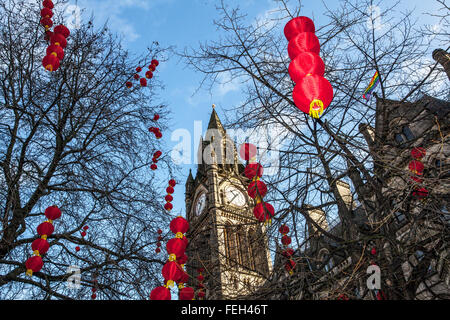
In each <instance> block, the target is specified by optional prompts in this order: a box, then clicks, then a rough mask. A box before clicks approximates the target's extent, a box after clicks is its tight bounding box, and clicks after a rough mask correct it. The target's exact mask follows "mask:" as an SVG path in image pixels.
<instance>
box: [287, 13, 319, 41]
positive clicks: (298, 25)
mask: <svg viewBox="0 0 450 320" xmlns="http://www.w3.org/2000/svg"><path fill="white" fill-rule="evenodd" d="M300 32H316V28H315V26H314V22H313V21H312V20H311V19H310V18H308V17H303V16H301V17H296V18H294V19H291V20H290V21H289V22H288V23H286V25H285V26H284V36H285V37H286V39H287V41H290V40H291V39H292V38H293V37H295V36H296V35H297V34H299V33H300Z"/></svg>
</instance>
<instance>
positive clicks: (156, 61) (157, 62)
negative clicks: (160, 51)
mask: <svg viewBox="0 0 450 320" xmlns="http://www.w3.org/2000/svg"><path fill="white" fill-rule="evenodd" d="M150 64H152V65H154V66H155V67H157V66H158V65H159V61H158V60H156V59H153V60H152V61H151V63H150Z"/></svg>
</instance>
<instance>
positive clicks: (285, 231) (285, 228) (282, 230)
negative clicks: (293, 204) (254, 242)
mask: <svg viewBox="0 0 450 320" xmlns="http://www.w3.org/2000/svg"><path fill="white" fill-rule="evenodd" d="M278 231H279V232H280V233H281V234H282V235H286V234H288V233H289V227H288V226H287V225H285V224H283V225H281V227H280V228H279V229H278Z"/></svg>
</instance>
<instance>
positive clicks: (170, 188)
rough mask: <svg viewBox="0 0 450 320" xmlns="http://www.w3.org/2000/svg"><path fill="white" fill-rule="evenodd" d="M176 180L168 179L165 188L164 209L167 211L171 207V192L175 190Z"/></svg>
mask: <svg viewBox="0 0 450 320" xmlns="http://www.w3.org/2000/svg"><path fill="white" fill-rule="evenodd" d="M175 185H176V181H175V180H174V179H170V180H169V186H168V187H167V188H166V192H167V195H166V196H165V198H164V199H165V200H166V204H165V205H164V209H166V210H167V211H168V212H170V210H172V209H173V205H172V200H173V197H172V194H173V193H174V192H175V189H174V187H175Z"/></svg>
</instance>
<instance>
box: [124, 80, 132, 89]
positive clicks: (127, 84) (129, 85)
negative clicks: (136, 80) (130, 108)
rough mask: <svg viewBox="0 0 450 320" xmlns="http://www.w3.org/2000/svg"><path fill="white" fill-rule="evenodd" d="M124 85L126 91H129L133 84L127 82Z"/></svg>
mask: <svg viewBox="0 0 450 320" xmlns="http://www.w3.org/2000/svg"><path fill="white" fill-rule="evenodd" d="M125 85H126V86H127V88H128V89H130V88H131V87H132V86H133V83H131V82H130V81H127V82H126V83H125Z"/></svg>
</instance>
